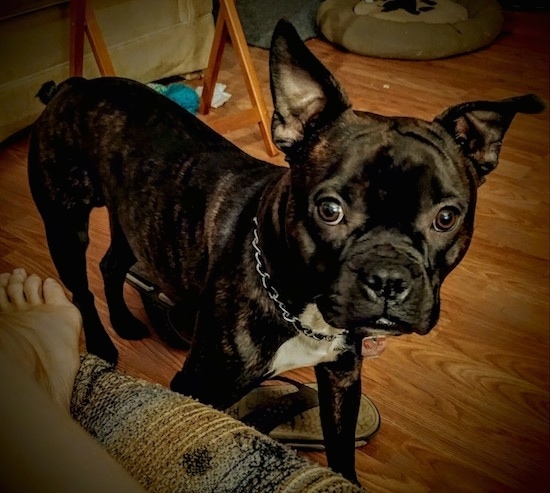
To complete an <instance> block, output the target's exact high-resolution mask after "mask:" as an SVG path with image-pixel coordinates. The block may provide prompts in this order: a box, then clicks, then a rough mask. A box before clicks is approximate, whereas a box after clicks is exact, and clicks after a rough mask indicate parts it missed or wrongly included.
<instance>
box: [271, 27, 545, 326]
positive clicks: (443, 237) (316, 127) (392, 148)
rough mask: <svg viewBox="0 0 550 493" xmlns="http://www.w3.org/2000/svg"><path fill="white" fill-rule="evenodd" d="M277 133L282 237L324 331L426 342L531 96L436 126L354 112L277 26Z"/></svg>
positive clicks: (475, 109) (538, 106)
mask: <svg viewBox="0 0 550 493" xmlns="http://www.w3.org/2000/svg"><path fill="white" fill-rule="evenodd" d="M270 69H271V90H272V96H273V101H274V116H273V122H272V134H273V140H274V142H275V144H276V145H277V146H278V147H279V148H280V149H281V150H282V151H283V152H284V153H285V155H286V158H287V161H288V163H289V166H290V176H291V191H290V196H289V198H288V203H287V204H286V215H285V219H284V221H285V225H284V230H285V234H286V240H287V243H288V244H290V245H291V248H292V249H293V250H294V251H298V252H299V254H300V256H301V259H302V261H303V263H304V264H305V265H306V269H308V272H310V273H311V276H312V277H311V279H312V280H313V281H312V282H313V284H314V285H315V289H314V291H313V292H312V296H313V298H314V299H315V302H316V304H317V306H318V308H319V310H320V312H321V314H322V315H323V318H324V319H325V321H326V322H327V323H329V324H330V325H332V326H334V327H339V328H346V329H349V330H352V331H357V332H358V333H359V334H362V335H365V334H381V333H385V334H402V333H411V332H416V333H419V334H426V333H427V332H429V331H430V330H431V329H432V328H433V327H434V325H435V324H436V322H437V319H438V316H439V292H440V287H441V283H442V281H443V279H444V278H445V277H446V276H447V275H448V274H449V272H450V271H451V270H452V269H453V268H454V267H455V266H456V265H457V264H458V263H459V262H460V260H461V259H462V257H463V256H464V254H465V253H466V250H467V249H468V246H469V243H470V239H471V236H472V232H473V223H474V210H475V206H476V193H477V188H478V186H479V185H480V184H481V183H483V182H484V180H485V177H486V175H487V174H488V173H490V172H491V171H492V170H493V169H494V168H495V167H496V166H497V163H498V156H499V151H500V147H501V144H502V139H503V136H504V133H505V132H506V130H507V128H508V126H509V125H510V123H511V121H512V119H513V118H514V116H515V114H516V113H517V112H523V113H535V112H539V111H541V110H542V109H543V105H542V103H541V101H540V100H539V99H538V98H537V97H536V96H533V95H528V96H522V97H517V98H511V99H506V100H501V101H494V102H486V101H481V102H471V103H464V104H460V105H458V106H454V107H451V108H449V109H448V110H446V111H445V112H443V113H442V114H441V115H439V116H437V117H436V118H435V119H434V120H433V121H432V122H426V121H423V120H419V119H416V118H404V117H399V118H393V117H392V118H390V117H385V116H380V115H375V114H371V113H364V112H358V111H354V110H352V109H351V106H350V104H349V102H348V99H347V97H346V95H345V94H344V92H343V91H342V89H341V88H340V86H339V84H338V83H337V82H336V80H335V79H334V78H333V76H332V75H331V74H330V72H329V71H328V70H327V69H326V68H325V67H324V66H323V65H322V64H321V63H320V62H319V60H317V59H316V58H315V57H314V56H313V54H312V53H311V52H310V51H309V50H308V49H307V47H306V46H305V45H304V43H303V42H302V41H301V40H300V38H299V37H298V35H297V33H296V31H295V30H294V28H293V27H292V26H291V25H290V24H289V23H287V22H286V21H281V22H280V23H279V24H278V26H277V28H276V30H275V33H274V36H273V41H272V46H271V55H270Z"/></svg>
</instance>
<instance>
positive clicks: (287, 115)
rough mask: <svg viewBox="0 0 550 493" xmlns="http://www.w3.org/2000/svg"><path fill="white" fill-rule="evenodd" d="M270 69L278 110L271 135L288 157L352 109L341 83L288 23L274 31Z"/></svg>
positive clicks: (273, 95) (272, 89) (272, 91)
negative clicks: (321, 128)
mask: <svg viewBox="0 0 550 493" xmlns="http://www.w3.org/2000/svg"><path fill="white" fill-rule="evenodd" d="M269 67H270V77H271V78H270V82H271V94H272V97H273V105H274V108H275V109H274V113H273V119H272V123H271V132H272V135H273V142H274V143H275V144H276V145H277V147H278V148H279V149H281V150H282V151H283V152H284V153H285V154H292V153H293V152H294V151H295V150H296V149H298V148H299V147H300V146H301V144H302V143H303V142H304V141H305V140H306V139H307V138H308V136H309V135H311V133H312V132H314V131H315V130H316V129H318V128H319V127H321V126H323V125H326V124H327V123H330V122H332V121H334V120H335V119H336V118H337V117H338V116H339V115H340V114H341V113H342V112H343V111H344V110H346V109H347V108H349V107H350V104H349V102H348V99H347V96H346V95H345V94H344V92H343V91H342V89H341V88H340V85H339V84H338V82H336V80H335V79H334V77H333V76H332V74H331V73H330V72H329V71H328V70H327V68H326V67H325V66H324V65H323V64H322V63H321V62H320V61H319V60H318V59H317V58H316V57H315V56H314V55H313V54H312V53H311V52H310V51H309V50H308V48H307V47H306V45H305V44H304V43H303V41H302V40H301V39H300V36H299V35H298V33H297V32H296V29H295V28H294V26H293V25H292V24H291V23H290V22H288V21H286V20H281V21H279V23H278V24H277V26H276V27H275V31H274V32H273V38H272V41H271V51H270V57H269Z"/></svg>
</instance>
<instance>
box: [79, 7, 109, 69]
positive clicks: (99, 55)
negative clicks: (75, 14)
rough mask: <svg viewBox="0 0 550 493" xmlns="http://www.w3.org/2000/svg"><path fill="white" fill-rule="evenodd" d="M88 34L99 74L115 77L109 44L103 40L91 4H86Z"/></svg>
mask: <svg viewBox="0 0 550 493" xmlns="http://www.w3.org/2000/svg"><path fill="white" fill-rule="evenodd" d="M85 27H86V34H87V36H88V41H89V42H90V46H91V48H92V52H93V54H94V58H95V61H96V63H97V66H98V67H99V73H100V74H101V75H102V76H103V77H107V76H113V75H115V69H114V68H113V63H112V62H111V56H110V55H109V51H108V50H107V44H106V43H105V39H103V34H102V33H101V29H100V28H99V24H98V23H97V19H96V17H95V14H94V11H93V9H92V7H90V3H89V2H86V26H85Z"/></svg>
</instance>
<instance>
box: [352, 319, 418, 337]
mask: <svg viewBox="0 0 550 493" xmlns="http://www.w3.org/2000/svg"><path fill="white" fill-rule="evenodd" d="M353 331H354V332H356V333H357V334H358V335H361V336H364V337H369V336H400V335H403V334H411V333H412V332H414V330H413V328H412V327H409V326H408V324H404V323H402V322H400V321H399V322H398V321H395V320H392V319H390V318H388V317H378V318H375V319H373V320H372V321H367V322H366V323H365V322H363V323H362V324H361V325H360V326H358V327H356V328H355V329H353Z"/></svg>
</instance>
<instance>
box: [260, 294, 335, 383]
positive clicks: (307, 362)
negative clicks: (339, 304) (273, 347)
mask: <svg viewBox="0 0 550 493" xmlns="http://www.w3.org/2000/svg"><path fill="white" fill-rule="evenodd" d="M298 318H299V319H300V323H301V324H302V326H304V327H309V328H310V329H311V330H313V331H314V332H316V333H318V334H323V335H331V336H336V337H335V338H334V339H332V340H330V341H328V340H321V341H317V340H316V339H314V338H312V337H309V336H307V335H305V334H302V333H298V334H297V335H296V336H295V337H293V338H292V339H289V340H288V341H286V342H285V343H283V344H282V345H281V347H280V348H279V349H278V350H277V352H276V353H275V356H274V357H273V361H272V362H271V367H270V370H271V372H272V375H279V374H280V373H283V372H285V371H288V370H293V369H294V368H304V367H307V366H315V365H317V364H318V363H326V362H329V361H334V360H336V358H337V357H338V356H339V355H340V354H341V353H342V351H343V350H344V348H345V335H344V333H345V331H344V330H343V329H337V328H335V327H332V326H330V325H329V324H327V323H326V322H325V320H324V319H323V316H322V315H321V312H319V309H318V308H317V305H315V304H313V303H310V304H309V305H307V306H306V308H305V310H304V311H303V312H302V314H301V315H300V316H299V317H298Z"/></svg>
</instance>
